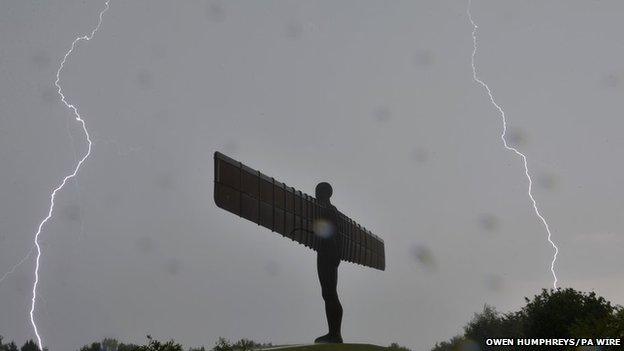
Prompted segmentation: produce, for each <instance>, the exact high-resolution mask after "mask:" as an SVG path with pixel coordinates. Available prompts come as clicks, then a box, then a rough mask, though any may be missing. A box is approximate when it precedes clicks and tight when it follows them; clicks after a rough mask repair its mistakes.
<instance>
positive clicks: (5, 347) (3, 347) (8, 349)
mask: <svg viewBox="0 0 624 351" xmlns="http://www.w3.org/2000/svg"><path fill="white" fill-rule="evenodd" d="M2 340H4V338H3V337H2V335H0V351H18V348H17V345H15V343H14V342H13V341H11V342H10V343H8V344H4V343H3V342H2Z"/></svg>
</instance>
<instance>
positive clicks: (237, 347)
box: [212, 338, 272, 351]
mask: <svg viewBox="0 0 624 351" xmlns="http://www.w3.org/2000/svg"><path fill="white" fill-rule="evenodd" d="M270 346H272V345H271V344H270V343H269V344H260V343H257V342H255V341H252V340H249V339H240V340H238V341H237V342H235V343H231V342H230V341H229V340H227V339H225V338H219V340H218V341H217V343H216V345H215V347H213V348H212V351H249V350H253V349H257V348H260V347H270Z"/></svg>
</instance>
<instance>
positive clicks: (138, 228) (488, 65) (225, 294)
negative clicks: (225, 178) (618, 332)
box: [0, 0, 624, 351]
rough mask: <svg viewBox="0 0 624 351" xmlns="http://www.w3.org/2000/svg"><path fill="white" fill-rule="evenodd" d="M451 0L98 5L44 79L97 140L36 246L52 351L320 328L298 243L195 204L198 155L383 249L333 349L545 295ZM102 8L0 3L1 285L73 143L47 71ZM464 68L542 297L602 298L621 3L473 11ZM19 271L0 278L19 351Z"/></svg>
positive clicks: (611, 292)
mask: <svg viewBox="0 0 624 351" xmlns="http://www.w3.org/2000/svg"><path fill="white" fill-rule="evenodd" d="M466 5H467V2H466V1H450V0H449V1H427V2H425V1H383V2H382V1H334V0H331V1H330V0H325V1H315V2H312V1H262V2H260V1H258V2H249V1H222V2H219V1H216V2H215V1H208V2H206V1H193V2H173V1H152V0H149V1H148V0H144V1H115V0H112V1H111V4H110V10H109V11H108V12H107V13H106V14H105V16H104V20H103V23H102V26H101V28H100V31H99V32H98V33H97V34H96V37H95V38H94V39H93V40H92V41H89V42H83V43H81V44H80V45H78V46H77V48H76V51H75V52H74V55H72V56H71V57H70V58H69V60H68V62H67V65H66V67H65V70H64V71H63V72H62V77H61V84H62V86H63V88H64V90H65V92H66V95H67V97H68V99H69V100H70V101H71V102H73V103H75V104H76V105H77V106H78V108H79V110H80V112H81V114H82V116H83V118H84V119H85V120H86V122H87V126H88V128H89V131H90V133H91V135H92V138H93V140H94V145H93V153H92V155H91V157H90V158H89V159H88V161H87V162H86V163H85V164H84V167H83V169H82V170H81V171H80V173H79V175H78V177H77V178H76V179H75V181H71V182H69V183H68V184H67V186H66V187H65V188H64V189H63V191H62V192H60V193H59V195H58V198H57V203H56V210H55V213H54V217H53V219H52V220H51V221H50V222H49V223H48V225H47V226H46V227H45V228H44V230H43V233H42V236H41V242H42V244H43V250H44V251H43V256H42V260H41V264H42V267H41V272H40V273H41V284H40V286H39V293H40V299H39V300H38V305H37V306H38V308H37V310H36V318H37V320H38V323H39V328H40V332H41V334H42V336H43V338H44V343H45V344H46V345H47V346H49V348H50V350H52V351H60V350H75V349H77V348H78V347H79V346H81V345H83V344H85V343H87V342H91V341H94V340H96V339H99V338H102V337H117V338H119V339H120V340H123V341H126V342H128V341H132V342H142V341H143V340H144V336H145V334H148V333H149V334H152V335H154V336H155V337H158V338H175V339H176V340H179V341H181V342H183V343H184V344H186V345H201V344H205V345H207V346H212V345H213V344H214V342H215V341H216V340H217V338H218V337H219V336H222V337H226V338H230V339H238V338H242V337H245V338H251V339H254V340H258V341H270V342H273V343H278V344H282V343H307V342H311V341H312V340H314V338H315V337H316V336H318V335H321V334H322V333H324V332H325V328H326V325H325V319H324V318H325V317H324V311H323V307H322V300H321V296H320V287H319V285H318V281H317V276H316V267H315V253H314V252H313V251H310V250H308V249H306V248H304V247H303V246H300V245H296V244H294V243H293V242H291V241H290V240H285V239H284V238H282V237H280V236H279V235H277V234H275V233H271V232H270V231H268V230H266V229H263V228H261V227H258V226H257V225H256V224H253V223H250V222H247V221H245V220H242V219H240V218H238V217H236V216H234V215H232V214H230V213H227V212H225V211H223V210H221V209H219V208H217V207H216V205H215V204H214V201H213V183H212V182H213V161H212V155H213V152H214V151H216V150H220V151H222V152H224V153H225V154H227V155H229V156H231V157H233V158H236V159H238V160H241V161H243V162H245V163H247V164H248V165H250V166H252V167H255V168H258V169H260V170H262V171H263V172H265V173H266V174H269V175H271V176H274V177H276V178H277V179H280V180H282V181H284V182H286V183H287V184H289V185H292V186H294V187H296V188H298V189H301V190H303V191H305V192H307V193H309V194H312V193H313V190H314V186H315V184H316V183H317V182H319V181H329V182H330V183H332V185H333V186H334V197H333V201H334V203H335V205H336V206H337V207H338V208H339V209H340V210H341V211H342V212H344V213H345V214H347V215H349V216H351V217H352V218H353V219H355V220H356V221H358V222H359V223H361V224H363V225H364V226H366V227H367V228H369V229H370V230H372V231H373V232H374V233H376V234H378V235H379V236H381V237H382V238H383V239H384V240H385V245H386V257H387V259H386V263H387V269H386V271H385V272H380V271H376V270H372V269H368V268H363V267H361V266H355V265H352V264H349V263H343V264H341V266H340V270H339V278H340V279H339V294H340V297H341V299H342V302H343V305H344V308H345V315H344V321H343V336H344V337H345V340H347V341H352V342H370V343H376V344H381V345H386V344H388V343H390V342H393V341H396V342H399V343H401V344H404V345H407V346H410V347H413V348H415V349H417V350H427V349H428V348H430V347H431V346H432V345H433V344H434V343H435V342H436V341H441V340H445V339H448V338H450V337H452V336H453V335H456V334H458V333H460V332H461V328H462V326H463V325H464V324H465V323H466V321H467V320H469V319H470V318H471V316H472V314H473V313H474V312H478V311H480V310H481V309H482V307H483V305H484V304H485V303H488V304H492V305H494V306H496V307H497V308H498V309H499V310H501V311H509V310H513V309H517V308H518V307H520V306H521V305H522V304H523V297H524V296H532V295H534V294H536V293H538V292H539V291H540V289H541V288H548V287H550V286H551V285H552V277H551V275H550V271H549V266H550V260H551V258H552V254H553V250H552V247H551V246H550V245H549V244H548V242H547V241H546V232H545V230H544V228H543V226H542V225H541V223H540V222H539V220H538V218H537V217H536V216H535V214H534V212H533V209H532V207H531V203H530V200H529V198H528V195H527V185H528V183H527V179H526V178H525V175H524V169H523V166H522V162H521V159H519V158H518V157H517V156H516V155H514V154H513V153H512V152H509V151H506V150H505V149H504V148H503V146H502V143H501V139H500V133H501V128H502V124H501V119H500V116H499V115H498V114H497V111H496V109H495V108H494V107H493V106H492V105H491V104H490V103H489V100H488V98H487V96H486V95H485V91H484V90H483V89H482V88H481V87H480V86H479V85H477V84H475V82H474V81H473V80H472V70H471V67H470V56H471V53H472V37H471V30H472V26H471V25H470V22H469V21H468V18H467V16H466ZM103 6H104V2H103V1H62V2H48V1H45V2H41V1H17V0H12V1H3V2H1V3H0V274H3V273H4V272H6V271H8V270H9V269H10V268H11V266H12V265H13V264H15V263H16V262H18V261H19V260H20V259H21V258H22V257H23V256H24V255H25V254H26V253H27V252H28V250H29V249H30V247H31V246H32V244H33V236H34V233H35V230H36V227H37V225H38V223H39V221H40V220H41V219H42V218H43V217H44V216H45V214H46V213H47V210H48V204H49V193H50V190H51V189H52V188H53V187H55V186H57V185H58V184H59V182H60V180H61V179H62V177H63V176H64V175H66V174H67V173H68V172H69V171H70V170H71V169H72V168H73V167H74V165H75V162H76V159H77V158H80V157H81V156H82V155H83V154H84V152H85V151H86V143H85V139H84V135H83V134H82V130H81V129H80V125H79V124H77V123H76V122H75V121H73V120H72V115H71V113H70V111H69V110H67V109H66V108H65V107H64V105H63V104H62V103H61V102H60V101H59V99H58V96H57V95H56V91H55V89H54V85H53V83H54V79H55V74H56V70H57V69H58V66H59V63H60V60H61V59H62V57H63V55H64V54H65V52H66V51H67V50H68V49H69V46H70V44H71V42H72V40H73V39H74V38H75V37H76V36H77V35H83V34H86V33H88V32H89V31H90V30H91V29H92V28H93V26H94V25H95V24H96V23H97V15H98V13H99V11H100V10H101V9H102V8H103ZM472 12H473V17H474V19H475V21H476V22H477V23H478V24H479V32H478V40H479V49H478V52H477V57H476V60H477V66H478V71H479V74H480V76H481V78H482V79H484V80H485V81H486V82H487V83H488V84H489V85H490V87H491V88H492V90H493V92H494V94H495V98H496V99H497V101H498V103H499V104H500V105H501V106H502V107H503V109H504V110H505V112H506V113H507V117H508V119H509V121H508V122H509V131H510V135H509V136H510V143H511V144H512V145H515V146H517V147H518V148H519V149H520V150H522V151H523V152H525V153H526V155H527V157H528V160H529V167H530V170H531V174H532V175H533V177H534V181H535V187H534V195H535V198H536V199H537V201H538V204H539V206H540V209H541V210H542V213H543V215H544V216H545V217H546V218H547V220H548V222H549V224H550V225H551V229H552V232H553V240H554V241H555V242H556V243H557V244H558V246H559V248H560V255H559V259H558V261H557V265H556V269H557V273H558V277H559V282H560V286H562V287H568V286H571V287H574V288H577V289H581V290H595V291H596V292H597V293H598V294H600V295H603V296H605V297H607V298H608V299H610V300H612V301H613V302H615V303H619V304H624V284H622V281H623V280H624V269H623V267H622V260H621V257H622V252H623V250H624V233H623V228H624V223H623V221H624V217H622V215H621V214H622V211H624V201H622V199H623V198H624V189H623V188H622V187H620V182H621V180H622V179H624V167H623V166H622V163H621V162H622V148H623V147H624V138H623V137H622V130H623V127H624V119H623V118H622V111H623V107H624V106H623V104H624V98H623V97H624V59H623V55H624V42H623V41H622V33H623V32H624V24H622V21H621V19H622V18H623V17H624V3H622V2H621V1H618V0H611V1H607V0H603V1H564V0H558V1H547V2H545V1H529V0H526V1H500V0H474V4H473V11H472ZM33 274H34V262H33V259H32V257H31V259H29V260H28V261H26V262H25V263H24V264H23V265H21V266H20V267H18V268H17V269H16V271H15V272H14V273H13V274H11V275H9V276H8V277H7V278H6V280H4V281H3V282H2V283H0V335H3V336H5V337H7V338H9V339H15V340H16V341H18V342H20V343H21V342H23V341H24V340H25V339H26V338H33V337H34V334H33V332H32V328H31V326H30V323H29V319H28V311H29V308H30V298H31V296H30V289H31V288H32V287H31V284H32V279H33Z"/></svg>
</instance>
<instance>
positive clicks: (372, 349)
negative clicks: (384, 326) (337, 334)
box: [261, 344, 388, 351]
mask: <svg viewBox="0 0 624 351" xmlns="http://www.w3.org/2000/svg"><path fill="white" fill-rule="evenodd" d="M261 350H268V351H270V350H275V351H386V350H388V348H387V347H381V346H376V345H370V344H316V345H293V346H279V347H278V346H276V347H272V348H267V349H261Z"/></svg>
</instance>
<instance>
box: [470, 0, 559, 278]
mask: <svg viewBox="0 0 624 351" xmlns="http://www.w3.org/2000/svg"><path fill="white" fill-rule="evenodd" d="M471 7H472V0H468V9H467V13H468V19H469V20H470V23H471V24H472V46H473V48H472V59H471V65H472V78H473V79H474V80H475V82H477V83H479V84H480V85H481V86H482V87H483V88H484V89H485V91H486V92H487V94H488V97H489V98H490V102H491V103H492V105H494V107H495V108H496V109H497V110H498V113H499V114H500V116H501V119H502V121H503V132H502V134H501V139H503V145H504V146H505V149H507V150H510V151H513V152H514V153H516V155H518V156H520V158H522V162H523V163H524V174H525V175H526V177H527V180H528V181H529V190H528V194H529V198H530V199H531V202H532V203H533V209H534V210H535V214H536V215H537V217H539V219H540V220H541V221H542V223H543V224H544V227H545V228H546V232H547V233H548V242H549V243H550V245H552V247H553V249H554V251H555V252H554V254H553V258H552V261H551V262H550V272H551V273H552V276H553V287H554V288H555V289H556V288H557V274H556V273H555V262H556V261H557V254H558V253H559V248H558V247H557V245H555V243H554V242H553V241H552V233H551V232H550V227H549V226H548V222H547V221H546V219H545V218H544V216H542V214H541V213H540V211H539V208H538V207H537V202H536V201H535V198H534V197H533V180H532V179H531V175H530V174H529V166H528V163H527V157H526V156H525V155H524V154H523V153H522V152H520V151H518V149H516V148H514V147H512V146H509V145H508V144H507V139H505V135H506V134H507V117H506V116H505V111H503V109H502V107H500V105H499V104H497V103H496V100H494V96H493V95H492V90H490V87H489V86H488V85H487V84H486V83H485V82H484V81H482V80H481V79H479V76H478V75H477V68H476V66H475V56H476V54H477V29H478V28H479V26H477V24H476V23H475V21H474V20H473V19H472V14H471V12H470V9H471Z"/></svg>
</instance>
